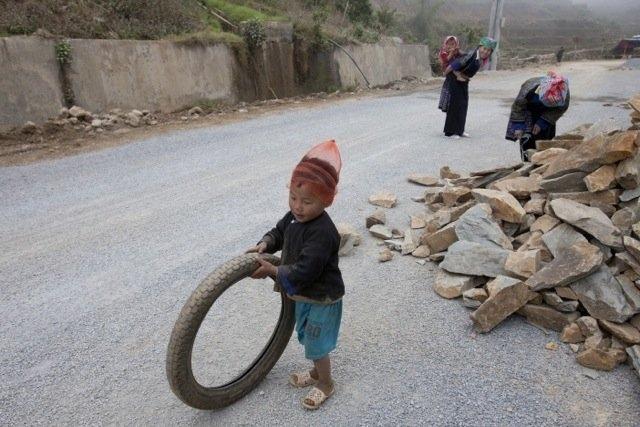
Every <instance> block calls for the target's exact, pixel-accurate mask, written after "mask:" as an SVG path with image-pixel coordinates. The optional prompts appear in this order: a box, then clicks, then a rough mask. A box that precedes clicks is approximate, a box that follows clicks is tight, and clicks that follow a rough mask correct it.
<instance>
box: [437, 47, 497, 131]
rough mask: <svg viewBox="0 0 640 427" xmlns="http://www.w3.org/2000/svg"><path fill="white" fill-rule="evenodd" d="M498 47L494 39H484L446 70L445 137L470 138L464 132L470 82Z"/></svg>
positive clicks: (442, 108)
mask: <svg viewBox="0 0 640 427" xmlns="http://www.w3.org/2000/svg"><path fill="white" fill-rule="evenodd" d="M496 45H497V43H496V41H495V40H493V39H492V38H490V37H483V38H482V39H481V40H480V44H479V45H478V47H477V48H476V49H474V50H472V51H471V52H469V53H467V54H466V55H463V56H460V57H458V58H456V59H454V60H453V61H452V62H451V63H450V64H449V65H448V66H447V68H446V69H445V71H444V74H445V76H446V77H445V82H444V85H443V91H448V94H446V95H445V96H444V103H443V105H441V106H440V109H441V110H442V111H444V112H445V113H447V118H446V120H445V122H444V135H445V136H447V137H452V138H454V139H458V138H460V137H466V138H468V137H469V134H468V133H466V132H465V131H464V127H465V124H466V121H467V108H468V106H469V80H470V79H471V78H472V77H473V76H474V75H475V74H476V73H477V72H478V71H479V70H480V69H481V68H482V67H484V66H486V64H487V62H488V61H489V57H490V56H491V54H492V53H493V51H494V49H495V48H496ZM441 98H442V97H441ZM441 102H442V99H441Z"/></svg>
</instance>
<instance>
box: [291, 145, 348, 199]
mask: <svg viewBox="0 0 640 427" xmlns="http://www.w3.org/2000/svg"><path fill="white" fill-rule="evenodd" d="M341 168H342V160H341V159H340V151H339V150H338V145H337V144H336V142H335V141H334V140H333V139H332V140H329V141H325V142H323V143H322V144H318V145H316V146H315V147H313V148H312V149H311V150H309V152H308V153H307V154H305V156H304V157H303V158H302V160H300V163H298V165H297V166H296V167H295V169H294V170H293V174H292V175H291V186H292V187H299V186H301V185H304V184H306V185H308V186H309V188H310V189H311V191H312V193H313V194H314V195H315V196H316V197H318V198H319V199H320V200H321V201H322V203H323V204H324V205H325V206H330V205H331V203H333V198H334V197H335V195H336V190H337V186H338V180H339V179H340V169H341Z"/></svg>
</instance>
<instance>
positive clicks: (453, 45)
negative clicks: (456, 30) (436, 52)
mask: <svg viewBox="0 0 640 427" xmlns="http://www.w3.org/2000/svg"><path fill="white" fill-rule="evenodd" d="M445 46H446V47H447V50H448V51H452V50H453V49H455V48H456V42H455V40H449V41H447V42H446V43H445Z"/></svg>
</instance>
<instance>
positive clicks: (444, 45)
mask: <svg viewBox="0 0 640 427" xmlns="http://www.w3.org/2000/svg"><path fill="white" fill-rule="evenodd" d="M451 40H453V41H454V42H456V45H455V47H454V49H457V48H459V47H460V42H459V41H458V38H457V37H456V36H447V37H445V39H444V42H443V43H442V49H443V50H444V49H446V48H447V43H448V42H450V41H451Z"/></svg>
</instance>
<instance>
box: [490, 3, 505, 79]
mask: <svg viewBox="0 0 640 427" xmlns="http://www.w3.org/2000/svg"><path fill="white" fill-rule="evenodd" d="M503 9H504V0H493V3H492V5H491V16H490V17H489V31H488V36H489V37H491V38H492V39H494V40H495V41H496V42H497V43H498V44H497V46H496V49H495V50H494V51H493V55H492V56H491V63H490V64H489V69H490V70H492V71H495V70H496V69H497V68H498V57H499V55H500V52H499V50H500V30H501V29H502V20H503V18H502V10H503Z"/></svg>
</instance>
